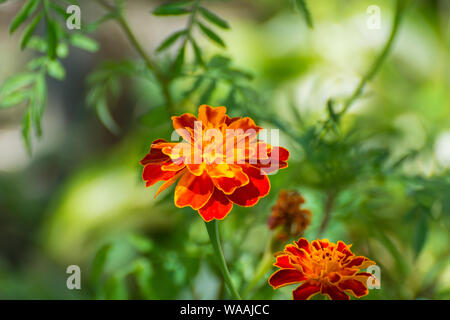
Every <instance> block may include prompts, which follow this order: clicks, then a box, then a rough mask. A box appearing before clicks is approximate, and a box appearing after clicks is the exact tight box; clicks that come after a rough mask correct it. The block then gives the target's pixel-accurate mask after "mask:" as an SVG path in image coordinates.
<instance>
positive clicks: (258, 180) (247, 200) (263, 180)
mask: <svg viewBox="0 0 450 320" xmlns="http://www.w3.org/2000/svg"><path fill="white" fill-rule="evenodd" d="M242 170H243V172H244V173H245V174H246V175H247V176H248V177H249V179H250V181H249V183H248V184H247V185H245V186H243V187H241V188H237V189H236V190H235V191H234V192H233V193H232V194H230V195H228V198H229V199H230V200H231V201H233V202H234V203H236V204H237V205H240V206H243V207H251V206H254V205H255V204H256V203H257V202H258V200H259V198H262V197H265V196H266V195H267V194H268V193H269V190H270V181H269V178H267V176H266V175H263V174H261V172H260V170H259V169H258V168H255V167H252V166H243V167H242Z"/></svg>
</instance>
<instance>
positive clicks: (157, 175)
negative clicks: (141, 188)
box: [142, 164, 177, 187]
mask: <svg viewBox="0 0 450 320" xmlns="http://www.w3.org/2000/svg"><path fill="white" fill-rule="evenodd" d="M176 173H177V172H176V171H163V170H161V165H160V164H147V165H146V166H145V167H144V170H143V171H142V178H143V179H144V181H145V185H146V186H147V187H150V186H152V185H154V184H155V183H157V182H158V181H166V180H169V179H170V178H172V177H173V176H174V175H175V174H176Z"/></svg>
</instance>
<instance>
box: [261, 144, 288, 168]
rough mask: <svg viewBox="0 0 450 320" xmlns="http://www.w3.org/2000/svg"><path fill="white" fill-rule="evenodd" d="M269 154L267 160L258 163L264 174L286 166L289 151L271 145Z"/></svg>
mask: <svg viewBox="0 0 450 320" xmlns="http://www.w3.org/2000/svg"><path fill="white" fill-rule="evenodd" d="M268 156H269V160H264V162H261V163H260V164H258V167H260V168H261V171H263V172H264V173H265V174H269V173H272V172H274V171H277V170H279V169H284V168H286V167H287V166H288V164H287V160H288V159H289V151H288V150H287V149H285V148H282V147H272V149H271V151H270V154H269V155H268Z"/></svg>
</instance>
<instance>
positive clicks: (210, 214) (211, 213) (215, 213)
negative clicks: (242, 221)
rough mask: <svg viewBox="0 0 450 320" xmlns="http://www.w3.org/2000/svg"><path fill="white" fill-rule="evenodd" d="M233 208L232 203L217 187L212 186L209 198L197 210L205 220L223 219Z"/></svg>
mask: <svg viewBox="0 0 450 320" xmlns="http://www.w3.org/2000/svg"><path fill="white" fill-rule="evenodd" d="M232 208H233V203H232V202H231V201H230V200H228V198H227V197H226V196H225V195H224V194H223V192H221V191H220V190H218V189H215V188H214V192H213V194H212V196H211V198H209V201H208V203H206V204H205V205H204V206H203V207H201V208H200V209H199V210H198V213H199V214H200V215H201V216H202V218H203V220H205V221H206V222H208V221H211V220H213V219H219V220H221V219H224V218H225V217H226V216H227V215H228V213H229V212H230V211H231V209H232Z"/></svg>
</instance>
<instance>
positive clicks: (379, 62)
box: [339, 0, 406, 116]
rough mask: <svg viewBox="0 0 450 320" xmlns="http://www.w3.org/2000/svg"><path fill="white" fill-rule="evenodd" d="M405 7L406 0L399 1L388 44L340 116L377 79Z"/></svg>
mask: <svg viewBox="0 0 450 320" xmlns="http://www.w3.org/2000/svg"><path fill="white" fill-rule="evenodd" d="M405 7H406V5H405V0H397V5H396V11H395V17H394V23H393V26H392V30H391V34H390V36H389V39H388V41H387V42H386V44H385V46H384V48H383V50H382V51H381V53H380V55H379V56H378V57H377V58H376V60H375V61H374V63H373V64H372V66H371V68H370V69H369V70H368V72H367V73H366V74H365V75H364V77H363V78H362V79H361V81H360V82H359V85H358V87H357V88H356V90H355V91H354V92H353V95H352V96H351V97H350V98H349V99H348V100H347V102H346V103H345V105H344V108H343V109H342V111H341V112H340V113H339V116H340V115H342V114H344V113H346V112H347V111H348V109H349V108H350V107H351V106H352V105H353V103H354V102H355V100H356V99H358V98H359V97H360V96H361V94H362V93H363V90H364V88H365V86H366V84H367V82H369V81H370V80H372V79H373V78H374V77H375V75H376V74H377V73H378V71H379V70H380V68H381V66H382V65H383V63H384V61H385V60H386V58H387V56H388V55H389V52H390V51H391V49H392V44H393V43H394V39H395V37H396V35H397V33H398V32H397V31H398V27H399V25H400V22H401V20H402V17H403V13H404V11H405Z"/></svg>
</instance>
